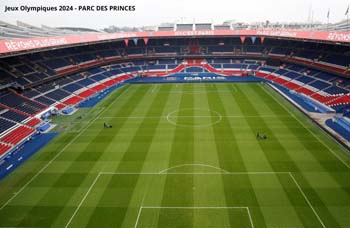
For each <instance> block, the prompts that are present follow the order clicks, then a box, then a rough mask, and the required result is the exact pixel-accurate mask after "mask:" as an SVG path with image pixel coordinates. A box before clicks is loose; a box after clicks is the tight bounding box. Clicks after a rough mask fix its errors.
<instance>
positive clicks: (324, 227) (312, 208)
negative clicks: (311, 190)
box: [289, 173, 326, 228]
mask: <svg viewBox="0 0 350 228" xmlns="http://www.w3.org/2000/svg"><path fill="white" fill-rule="evenodd" d="M289 176H290V177H291V178H292V180H293V181H294V183H295V185H296V186H297V188H298V189H299V191H300V193H301V194H302V195H303V197H304V199H305V200H306V202H307V204H308V205H309V207H310V208H311V210H312V211H313V212H314V214H315V216H316V217H317V219H318V221H319V222H320V224H321V225H322V227H323V228H326V226H325V225H324V223H323V221H322V219H321V218H320V216H319V215H318V214H317V212H316V210H315V209H314V207H313V206H312V204H311V203H310V201H309V199H308V198H307V197H306V195H305V193H304V191H303V190H302V189H301V187H300V185H299V183H298V182H297V181H296V179H295V178H294V176H293V174H292V173H289Z"/></svg>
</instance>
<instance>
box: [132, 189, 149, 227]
mask: <svg viewBox="0 0 350 228" xmlns="http://www.w3.org/2000/svg"><path fill="white" fill-rule="evenodd" d="M148 187H149V186H148ZM147 192H148V190H147V191H145V193H144V195H143V198H142V202H141V207H140V208H139V213H138V214H137V218H136V223H135V228H136V227H137V224H138V223H139V219H140V216H141V211H142V207H143V203H144V202H145V198H146V194H147Z"/></svg>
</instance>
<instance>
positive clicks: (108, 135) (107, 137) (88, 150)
mask: <svg viewBox="0 0 350 228" xmlns="http://www.w3.org/2000/svg"><path fill="white" fill-rule="evenodd" d="M129 91H130V94H128V95H126V98H125V100H124V101H122V102H120V100H114V99H113V100H111V103H110V104H109V105H112V106H110V108H109V109H108V110H106V112H109V113H110V112H112V113H114V115H131V114H132V113H133V111H134V110H135V109H138V104H139V103H141V102H142V99H139V97H140V96H141V97H143V96H145V95H146V94H147V87H131V89H130V90H129ZM128 100H132V101H133V104H134V105H132V108H129V107H130V102H128ZM106 112H105V113H104V115H106ZM107 115H108V114H107ZM109 123H110V122H109ZM110 124H111V123H110ZM126 124H127V120H126V119H124V120H122V121H118V125H116V124H115V123H112V125H114V126H113V128H110V129H104V127H103V123H95V124H93V125H92V127H93V128H94V129H95V131H97V132H99V134H97V135H95V134H93V135H94V137H93V138H92V139H91V138H90V139H89V140H87V141H86V144H88V146H86V147H82V148H84V149H83V150H81V149H80V150H79V149H77V151H82V152H83V154H81V156H79V157H80V159H76V160H75V165H77V166H81V165H82V163H83V164H84V165H83V166H85V165H86V163H93V164H95V165H94V166H93V167H92V168H91V169H90V172H91V179H90V180H89V182H88V186H87V187H86V188H84V189H83V190H84V191H83V192H77V194H79V197H77V198H78V199H79V200H80V201H81V199H82V196H84V194H85V193H86V191H87V188H88V187H90V186H91V183H92V182H93V180H94V179H95V178H96V175H97V173H98V172H100V171H102V170H103V168H104V166H105V165H106V164H107V163H108V161H106V163H105V162H103V161H101V158H102V156H104V154H107V155H106V156H111V155H110V154H111V153H110V152H109V151H108V148H110V147H113V145H114V147H115V144H117V143H118V141H119V140H115V137H117V136H118V133H119V132H120V131H121V130H122V129H123V128H124V127H126ZM87 135H91V134H90V132H89V133H88V134H87ZM117 152H118V151H117V150H115V153H116V155H115V156H119V154H117ZM89 154H95V155H94V156H93V157H91V156H88V155H89ZM84 156H87V158H84ZM94 157H95V159H96V160H94ZM82 159H83V160H82ZM84 159H85V161H84ZM114 159H115V158H113V157H111V158H110V160H112V161H113V160H114ZM89 160H90V161H89ZM116 163H117V161H116ZM80 201H78V202H77V203H76V204H79V202H80ZM74 209H75V208H74ZM91 213H93V211H92V210H90V211H87V210H85V211H84V216H82V217H79V216H81V214H82V213H78V214H77V215H76V218H74V220H73V221H72V222H73V223H72V226H73V227H74V226H85V225H86V223H87V222H88V220H87V218H88V217H89V215H91ZM72 214H73V212H70V213H68V215H69V216H72ZM79 218H81V219H79ZM76 223H77V224H78V225H76Z"/></svg>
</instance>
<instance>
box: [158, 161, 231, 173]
mask: <svg viewBox="0 0 350 228" xmlns="http://www.w3.org/2000/svg"><path fill="white" fill-rule="evenodd" d="M188 166H196V167H205V168H212V169H216V170H220V171H222V172H224V173H230V172H229V171H227V170H225V169H222V168H219V167H216V166H212V165H206V164H199V163H197V164H182V165H176V166H172V167H169V168H166V169H164V170H161V171H159V173H166V172H168V171H169V170H172V169H176V168H181V167H188Z"/></svg>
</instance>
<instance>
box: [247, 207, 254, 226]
mask: <svg viewBox="0 0 350 228" xmlns="http://www.w3.org/2000/svg"><path fill="white" fill-rule="evenodd" d="M246 209H247V213H248V217H249V221H250V225H251V226H252V228H254V223H253V219H252V215H251V214H250V210H249V207H246Z"/></svg>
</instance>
